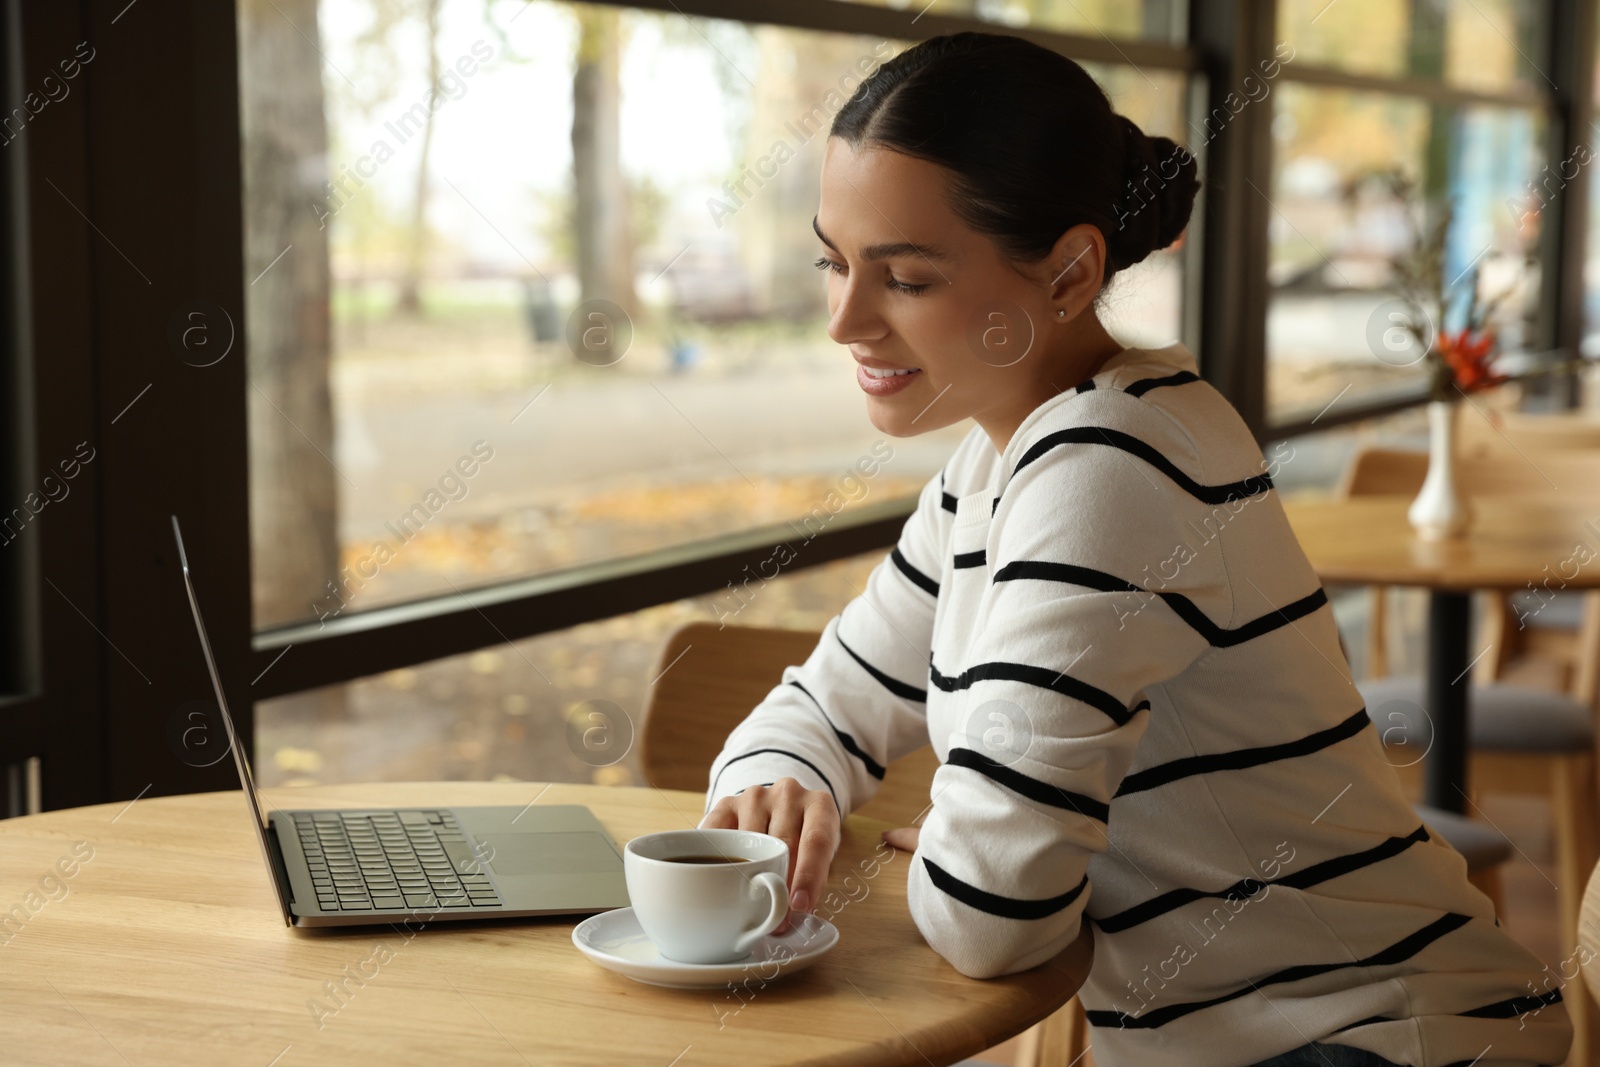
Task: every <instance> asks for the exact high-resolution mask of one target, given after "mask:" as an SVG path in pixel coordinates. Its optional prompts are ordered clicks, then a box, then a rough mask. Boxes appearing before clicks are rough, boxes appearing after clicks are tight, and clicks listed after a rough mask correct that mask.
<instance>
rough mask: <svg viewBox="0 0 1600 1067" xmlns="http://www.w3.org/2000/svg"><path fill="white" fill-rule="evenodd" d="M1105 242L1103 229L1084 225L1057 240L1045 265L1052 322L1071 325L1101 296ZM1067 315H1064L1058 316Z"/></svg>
mask: <svg viewBox="0 0 1600 1067" xmlns="http://www.w3.org/2000/svg"><path fill="white" fill-rule="evenodd" d="M1105 263H1106V239H1105V235H1104V234H1102V233H1101V232H1100V227H1098V226H1096V225H1094V224H1093V223H1089V222H1081V223H1079V224H1078V225H1076V226H1073V227H1072V228H1071V229H1069V230H1067V231H1066V232H1065V233H1063V234H1062V235H1061V236H1060V237H1059V238H1057V239H1056V243H1055V247H1054V248H1053V249H1051V252H1050V257H1049V259H1048V260H1047V261H1046V268H1047V269H1048V270H1049V271H1050V273H1049V275H1048V278H1047V282H1046V284H1047V286H1048V288H1049V299H1050V304H1051V308H1052V312H1051V315H1052V319H1051V321H1055V322H1071V321H1072V320H1073V319H1075V318H1077V317H1078V313H1079V312H1080V311H1082V310H1083V309H1084V308H1086V307H1088V306H1089V303H1090V302H1091V301H1093V300H1094V298H1095V296H1096V295H1097V294H1098V293H1099V292H1100V276H1101V274H1102V273H1103V272H1104V270H1105ZM1058 311H1065V312H1066V314H1065V315H1059V314H1056V312H1058Z"/></svg>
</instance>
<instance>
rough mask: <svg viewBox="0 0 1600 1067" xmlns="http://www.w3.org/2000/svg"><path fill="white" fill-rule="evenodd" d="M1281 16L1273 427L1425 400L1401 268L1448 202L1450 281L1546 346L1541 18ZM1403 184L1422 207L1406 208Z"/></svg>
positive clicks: (1410, 8) (1512, 345)
mask: <svg viewBox="0 0 1600 1067" xmlns="http://www.w3.org/2000/svg"><path fill="white" fill-rule="evenodd" d="M1278 13H1279V35H1280V38H1281V41H1280V45H1279V49H1280V54H1282V55H1284V56H1286V57H1289V58H1288V61H1287V62H1285V63H1284V65H1283V84H1282V85H1281V86H1280V88H1279V91H1278V92H1277V94H1276V95H1275V96H1274V98H1273V114H1272V145H1273V154H1272V174H1271V187H1270V190H1268V191H1265V192H1264V195H1266V196H1267V197H1268V198H1269V200H1270V204H1271V214H1270V219H1269V235H1270V236H1269V247H1270V251H1269V257H1270V258H1269V264H1270V265H1269V281H1270V285H1271V303H1270V306H1269V311H1268V318H1267V382H1266V385H1267V389H1266V408H1267V416H1268V421H1269V422H1270V423H1272V424H1277V425H1283V424H1289V425H1300V424H1305V423H1306V422H1308V421H1309V420H1311V419H1313V418H1315V417H1316V416H1317V415H1318V414H1319V413H1320V412H1321V411H1322V410H1323V409H1324V408H1325V407H1326V406H1327V405H1328V404H1330V403H1331V402H1332V401H1334V400H1335V399H1336V398H1337V399H1338V402H1339V403H1340V405H1341V406H1343V407H1344V408H1347V409H1348V408H1352V407H1355V408H1359V407H1360V406H1361V405H1363V404H1368V405H1370V404H1373V403H1375V402H1382V401H1394V400H1396V399H1404V398H1410V399H1415V398H1416V397H1418V396H1419V395H1420V393H1421V392H1423V391H1424V390H1425V388H1426V383H1425V380H1424V369H1425V368H1424V364H1423V362H1422V361H1421V360H1420V359H1419V358H1418V357H1419V356H1420V354H1421V353H1420V351H1418V350H1416V348H1415V346H1414V345H1412V344H1409V343H1399V344H1396V343H1395V338H1397V337H1401V338H1403V333H1402V332H1401V331H1399V330H1397V329H1396V323H1397V322H1399V321H1400V319H1399V318H1397V311H1398V305H1397V304H1396V302H1395V301H1396V298H1397V297H1398V296H1399V295H1400V293H1399V289H1398V285H1397V281H1396V278H1395V276H1394V273H1393V271H1392V270H1391V268H1390V260H1391V259H1392V257H1395V256H1400V255H1404V254H1405V253H1406V252H1407V250H1408V247H1409V245H1410V243H1411V241H1412V240H1413V237H1414V234H1415V232H1416V231H1417V230H1419V229H1425V228H1426V227H1427V226H1429V225H1431V223H1432V222H1433V220H1434V219H1435V218H1436V217H1437V214H1438V212H1439V211H1440V209H1441V207H1442V206H1443V205H1444V204H1445V203H1446V202H1447V201H1448V202H1450V203H1451V204H1452V207H1453V211H1454V221H1453V223H1452V226H1451V229H1450V232H1449V238H1448V241H1447V243H1446V246H1445V249H1444V258H1443V273H1444V275H1445V277H1446V278H1447V279H1448V280H1450V281H1452V282H1454V283H1456V284H1457V286H1458V287H1459V288H1458V290H1457V291H1458V292H1460V291H1461V290H1462V289H1464V288H1465V287H1466V286H1468V285H1470V284H1471V283H1472V282H1473V281H1474V279H1476V280H1477V281H1478V284H1479V286H1480V291H1481V292H1482V294H1483V296H1484V297H1485V298H1486V299H1487V298H1488V297H1490V296H1492V295H1495V294H1499V293H1502V292H1506V291H1509V295H1507V296H1506V297H1505V298H1504V302H1503V303H1501V304H1500V305H1499V306H1498V310H1497V314H1496V319H1495V325H1496V327H1497V332H1498V335H1499V338H1500V343H1501V346H1502V349H1503V350H1504V351H1506V352H1508V353H1518V352H1526V351H1528V350H1530V349H1535V348H1539V347H1541V346H1542V343H1541V341H1540V340H1539V339H1538V338H1537V336H1536V334H1537V326H1536V323H1535V319H1536V316H1537V314H1538V310H1539V300H1540V292H1539V287H1540V270H1539V245H1538V241H1539V234H1540V226H1539V222H1540V219H1541V209H1542V207H1543V206H1544V204H1545V200H1544V198H1543V197H1544V195H1545V194H1544V190H1543V189H1542V187H1541V186H1540V185H1539V184H1538V183H1539V181H1540V179H1541V178H1542V177H1544V175H1542V174H1541V171H1542V170H1543V168H1544V167H1545V165H1546V163H1547V159H1546V150H1545V149H1546V140H1545V139H1546V137H1547V134H1548V130H1547V129H1546V126H1545V120H1544V113H1543V109H1542V106H1541V104H1540V101H1542V100H1543V98H1544V96H1545V91H1546V90H1547V89H1548V88H1549V83H1548V81H1547V78H1546V75H1545V74H1544V73H1543V71H1542V70H1541V69H1540V66H1539V65H1538V64H1536V63H1535V61H1534V60H1533V59H1532V58H1531V57H1532V56H1541V57H1542V56H1544V55H1545V53H1546V51H1547V42H1548V38H1547V27H1546V25H1545V22H1544V18H1545V15H1544V11H1543V6H1542V5H1533V4H1515V3H1510V2H1505V3H1471V2H1462V3H1455V2H1447V3H1440V4H1393V3H1388V2H1374V0H1356V2H1354V3H1351V2H1349V0H1342V2H1341V3H1338V4H1333V5H1329V4H1326V3H1322V2H1315V0H1280V2H1279V4H1278ZM1394 172H1398V173H1399V174H1400V175H1402V176H1403V177H1404V178H1405V179H1406V180H1408V181H1409V182H1411V183H1412V184H1413V187H1414V188H1415V190H1416V192H1417V195H1418V198H1419V201H1418V203H1416V204H1412V203H1405V202H1402V201H1401V200H1400V199H1399V198H1397V196H1396V195H1395V194H1394V192H1393V189H1392V186H1391V185H1390V183H1389V182H1388V181H1387V180H1386V177H1385V176H1386V174H1389V173H1394ZM1535 190H1537V191H1538V192H1539V193H1540V194H1541V195H1540V196H1537V197H1535V196H1533V195H1531V194H1532V191H1535ZM1419 206H1420V207H1421V208H1423V209H1425V211H1419V210H1417V209H1418V207H1419ZM1438 325H1440V324H1435V327H1436V328H1437V326H1438ZM1443 325H1444V326H1446V327H1453V326H1455V325H1458V323H1457V322H1455V321H1446V322H1445V323H1444V324H1443Z"/></svg>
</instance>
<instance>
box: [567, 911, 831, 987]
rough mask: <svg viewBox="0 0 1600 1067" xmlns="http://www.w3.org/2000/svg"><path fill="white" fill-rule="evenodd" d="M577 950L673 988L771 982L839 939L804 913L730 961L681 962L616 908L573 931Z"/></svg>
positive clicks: (613, 968) (806, 964) (638, 978)
mask: <svg viewBox="0 0 1600 1067" xmlns="http://www.w3.org/2000/svg"><path fill="white" fill-rule="evenodd" d="M572 943H573V944H574V945H577V946H578V951H580V952H582V953H583V954H584V955H585V956H588V957H589V958H590V959H591V960H594V961H595V962H596V963H598V964H599V965H600V966H602V967H604V968H606V969H607V970H611V971H616V972H617V973H618V974H624V975H627V976H628V977H629V978H632V979H633V980H634V981H636V982H644V983H645V984H646V985H658V986H667V987H669V988H672V989H708V988H716V987H719V986H724V985H727V984H728V983H729V982H743V981H746V980H747V979H751V978H754V979H757V980H758V981H770V980H772V979H774V978H776V977H778V976H779V974H780V973H781V974H793V973H794V972H795V971H799V970H803V969H804V968H806V967H809V966H810V965H811V964H813V963H815V962H816V961H817V960H819V959H821V958H822V957H823V956H825V955H827V953H828V950H829V949H831V948H833V946H834V945H837V944H838V943H839V930H838V928H837V927H836V926H834V925H833V924H832V923H830V922H829V921H828V920H826V919H819V918H817V917H816V916H815V915H801V916H800V917H799V918H798V920H795V921H792V922H791V924H790V927H789V932H788V933H786V934H784V935H783V936H782V937H779V936H777V935H775V934H768V935H767V936H766V937H764V938H762V939H761V940H760V941H757V942H756V945H755V948H753V949H751V950H750V955H748V956H746V957H745V958H744V959H742V960H735V961H734V962H732V963H679V962H678V961H676V960H669V959H666V958H664V957H663V956H662V955H661V951H660V950H659V949H658V948H656V945H655V942H653V941H651V940H650V938H649V935H647V934H646V933H645V932H644V930H642V929H641V928H640V926H639V920H638V918H637V917H636V916H635V915H634V914H633V909H632V908H614V909H612V910H611V911H602V912H600V913H599V914H598V915H591V916H589V917H588V918H587V919H585V920H583V921H582V922H580V923H579V924H578V925H577V926H575V927H573V930H572Z"/></svg>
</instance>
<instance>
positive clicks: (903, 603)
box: [706, 474, 948, 817]
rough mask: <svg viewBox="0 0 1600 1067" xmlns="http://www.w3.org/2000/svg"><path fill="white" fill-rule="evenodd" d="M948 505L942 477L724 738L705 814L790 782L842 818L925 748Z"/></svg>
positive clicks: (935, 479)
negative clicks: (898, 764) (860, 587)
mask: <svg viewBox="0 0 1600 1067" xmlns="http://www.w3.org/2000/svg"><path fill="white" fill-rule="evenodd" d="M942 496H943V490H942V474H940V475H935V476H934V477H933V478H931V479H929V481H928V482H927V483H926V484H925V485H924V486H923V487H922V491H921V493H920V494H919V496H918V499H917V508H916V510H915V511H914V512H913V513H912V514H911V516H910V517H909V518H908V519H907V520H906V523H905V526H904V527H903V528H902V529H901V533H900V540H899V542H898V544H897V545H896V546H895V548H894V550H893V551H891V552H890V553H889V554H888V555H887V556H885V557H884V559H883V561H882V562H881V563H879V564H878V565H877V566H876V567H875V568H873V570H872V572H871V573H870V574H869V575H868V577H867V583H866V589H865V590H864V591H863V592H862V593H861V594H860V595H859V596H857V597H855V598H854V599H852V600H851V601H850V602H849V603H847V604H846V605H845V606H844V609H843V610H842V611H841V612H840V613H839V614H838V615H835V616H834V617H833V618H832V619H830V620H828V623H827V625H826V626H825V627H823V630H822V636H821V638H820V639H819V640H818V642H817V646H816V648H815V649H813V650H812V652H811V654H810V655H809V656H808V657H807V658H806V661H805V662H804V663H802V664H799V665H796V666H789V667H785V668H784V671H783V676H782V681H781V682H780V683H779V684H778V685H776V686H774V687H773V689H772V691H771V692H770V693H768V694H767V696H766V697H765V698H764V699H763V700H762V701H761V703H760V704H758V705H756V707H755V709H754V710H753V711H751V713H750V714H749V715H748V716H747V717H746V718H745V719H744V720H743V721H742V722H740V723H739V725H738V726H736V727H734V729H733V731H732V732H731V733H730V734H729V735H728V740H727V742H726V743H725V744H724V746H723V749H722V751H721V752H720V753H718V755H717V757H716V759H715V760H713V761H712V764H711V776H710V783H709V787H708V789H707V791H706V810H707V811H709V810H710V809H711V808H712V807H713V806H715V805H716V803H717V801H719V800H721V799H722V798H724V797H728V796H733V795H735V794H737V793H739V792H741V791H742V790H744V789H746V788H747V787H749V786H753V785H761V784H765V783H771V782H775V781H777V780H779V779H780V778H794V779H795V780H796V781H798V782H799V783H800V784H801V785H803V786H805V787H806V788H807V789H813V790H824V791H826V792H827V793H828V794H829V796H830V797H832V798H833V800H834V803H835V806H836V808H837V809H838V812H839V814H840V816H841V817H843V816H844V815H848V814H849V813H850V812H851V811H853V810H854V809H856V808H858V807H860V806H861V805H862V804H864V803H866V802H867V801H868V800H870V799H871V798H872V796H873V794H875V793H876V792H877V791H878V786H879V784H880V783H881V782H882V780H883V775H884V768H885V767H886V766H887V765H888V764H889V763H891V762H892V761H894V760H895V759H898V758H899V757H900V756H903V755H905V754H906V753H907V752H911V751H913V750H914V749H916V748H917V747H918V746H920V745H923V744H926V743H927V741H928V726H927V720H926V717H925V715H926V701H927V684H928V657H929V647H930V643H931V641H932V636H933V609H934V604H935V602H936V600H937V596H938V577H939V561H940V557H941V550H942V545H943V543H944V529H945V523H946V519H947V518H948V512H944V510H943V508H942ZM941 516H943V517H941Z"/></svg>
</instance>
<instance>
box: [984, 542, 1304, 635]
mask: <svg viewBox="0 0 1600 1067" xmlns="http://www.w3.org/2000/svg"><path fill="white" fill-rule="evenodd" d="M994 580H995V581H997V582H1014V581H1022V580H1033V581H1044V582H1062V583H1065V584H1068V585H1081V586H1083V587H1084V588H1086V589H1098V590H1100V591H1102V592H1107V593H1143V594H1145V595H1146V596H1158V597H1160V598H1161V599H1162V601H1164V602H1165V603H1166V605H1167V606H1168V607H1170V608H1171V609H1172V610H1173V612H1174V613H1175V614H1176V615H1177V616H1178V617H1179V618H1180V619H1182V620H1183V621H1184V622H1186V623H1188V624H1189V625H1190V626H1191V627H1192V628H1193V629H1194V631H1195V632H1196V633H1198V634H1199V635H1200V636H1201V637H1204V638H1205V639H1206V640H1207V641H1208V642H1209V643H1210V644H1211V645H1212V647H1214V648H1231V647H1232V646H1234V645H1240V644H1243V643H1244V642H1246V641H1250V640H1253V639H1255V638H1257V637H1261V636H1262V635H1264V634H1269V633H1271V632H1272V631H1274V630H1276V629H1278V628H1279V627H1281V626H1287V625H1289V624H1290V623H1291V622H1294V621H1295V620H1296V619H1300V618H1304V617H1305V616H1307V615H1309V614H1311V613H1312V612H1313V611H1316V610H1317V609H1318V608H1320V607H1322V605H1324V604H1326V603H1327V602H1328V592H1327V590H1326V589H1324V588H1323V587H1322V586H1320V585H1319V586H1317V588H1316V589H1315V590H1313V591H1312V592H1309V593H1307V594H1306V595H1305V596H1303V597H1301V598H1300V599H1299V600H1295V601H1293V602H1291V603H1288V604H1285V605H1284V606H1283V607H1281V608H1274V609H1273V610H1272V611H1269V612H1267V613H1266V614H1264V615H1261V616H1258V617H1257V618H1254V619H1251V620H1250V621H1249V622H1247V623H1245V624H1244V625H1242V626H1236V627H1234V628H1233V629H1231V630H1230V629H1227V628H1225V627H1222V626H1218V625H1217V624H1216V623H1214V622H1212V621H1211V618H1210V617H1209V616H1208V615H1206V613H1205V612H1203V611H1201V610H1200V607H1199V605H1197V604H1196V603H1195V602H1194V601H1192V600H1190V599H1189V598H1188V597H1186V596H1184V595H1183V594H1182V593H1164V592H1159V591H1156V590H1147V589H1142V588H1140V587H1139V586H1137V585H1134V584H1133V583H1132V582H1130V581H1128V580H1127V579H1126V578H1118V577H1117V576H1116V575H1114V574H1107V573H1106V572H1105V571H1100V570H1095V569H1094V568H1093V567H1080V566H1078V565H1077V564H1075V563H1053V562H1051V561H1049V560H1038V559H1018V560H1012V561H1011V562H1010V563H1007V564H1006V565H1005V566H1003V567H1001V568H1000V569H999V570H998V571H996V572H995V575H994Z"/></svg>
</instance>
